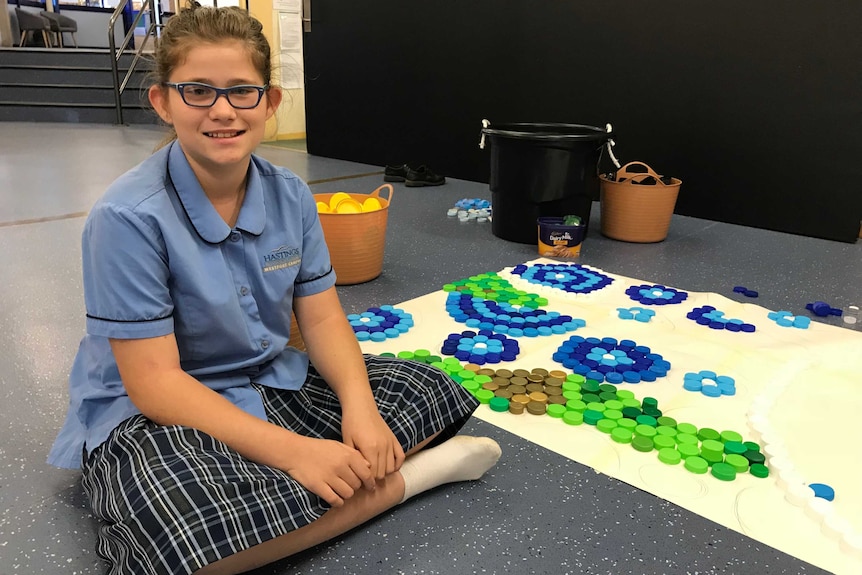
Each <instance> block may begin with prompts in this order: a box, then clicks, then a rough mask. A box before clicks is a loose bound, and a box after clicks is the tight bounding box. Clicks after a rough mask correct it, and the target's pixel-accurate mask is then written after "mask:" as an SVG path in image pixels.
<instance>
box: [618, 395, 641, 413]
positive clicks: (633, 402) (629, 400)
mask: <svg viewBox="0 0 862 575" xmlns="http://www.w3.org/2000/svg"><path fill="white" fill-rule="evenodd" d="M617 399H620V398H619V394H617ZM620 401H622V402H623V405H624V406H626V407H636V408H638V409H640V408H641V402H640V401H638V400H637V399H635V398H634V397H626V398H623V399H620Z"/></svg>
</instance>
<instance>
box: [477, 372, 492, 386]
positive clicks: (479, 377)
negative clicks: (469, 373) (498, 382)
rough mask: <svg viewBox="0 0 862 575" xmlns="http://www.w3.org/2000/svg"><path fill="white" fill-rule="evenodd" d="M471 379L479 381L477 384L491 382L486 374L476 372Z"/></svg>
mask: <svg viewBox="0 0 862 575" xmlns="http://www.w3.org/2000/svg"><path fill="white" fill-rule="evenodd" d="M473 381H476V382H479V385H482V384H483V383H489V382H491V381H492V379H491V378H490V377H488V376H487V375H479V374H478V373H477V374H476V375H474V376H473Z"/></svg>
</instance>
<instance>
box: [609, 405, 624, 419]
mask: <svg viewBox="0 0 862 575" xmlns="http://www.w3.org/2000/svg"><path fill="white" fill-rule="evenodd" d="M605 407H607V404H605ZM604 414H605V419H613V420H614V421H616V420H617V419H622V418H623V412H622V411H617V410H616V409H606V410H605V411H604Z"/></svg>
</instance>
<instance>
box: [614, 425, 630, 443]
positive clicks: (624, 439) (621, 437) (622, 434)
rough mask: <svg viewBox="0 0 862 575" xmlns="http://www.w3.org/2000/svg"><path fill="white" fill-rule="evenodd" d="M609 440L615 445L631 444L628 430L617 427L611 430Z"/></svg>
mask: <svg viewBox="0 0 862 575" xmlns="http://www.w3.org/2000/svg"><path fill="white" fill-rule="evenodd" d="M611 439H613V440H614V441H615V442H617V443H631V442H632V432H631V430H629V429H626V428H624V427H619V426H617V427H614V428H613V429H612V430H611Z"/></svg>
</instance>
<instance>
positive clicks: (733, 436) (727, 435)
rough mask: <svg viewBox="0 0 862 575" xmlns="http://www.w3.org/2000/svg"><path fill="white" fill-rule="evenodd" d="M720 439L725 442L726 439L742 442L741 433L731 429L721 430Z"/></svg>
mask: <svg viewBox="0 0 862 575" xmlns="http://www.w3.org/2000/svg"><path fill="white" fill-rule="evenodd" d="M721 440H722V441H723V442H725V443H727V442H728V441H738V442H739V443H742V435H740V434H739V433H737V432H735V431H733V430H730V429H727V430H725V431H722V432H721Z"/></svg>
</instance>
